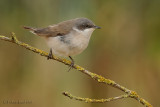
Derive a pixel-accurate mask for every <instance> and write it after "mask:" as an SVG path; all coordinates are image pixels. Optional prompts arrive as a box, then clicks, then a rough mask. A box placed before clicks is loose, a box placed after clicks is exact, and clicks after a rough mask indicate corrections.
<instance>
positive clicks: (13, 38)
mask: <svg viewBox="0 0 160 107" xmlns="http://www.w3.org/2000/svg"><path fill="white" fill-rule="evenodd" d="M0 39H1V40H4V41H8V42H12V43H15V44H17V45H19V46H22V47H24V48H26V49H28V50H30V51H33V52H35V53H38V54H40V55H41V56H45V57H48V53H47V52H44V51H42V50H40V49H37V48H34V47H32V46H30V45H28V44H26V43H23V42H21V41H19V40H18V39H17V38H16V35H15V34H14V33H12V35H11V38H9V37H6V36H3V35H0ZM53 60H56V61H58V62H61V63H63V64H65V65H70V64H71V61H69V60H66V59H62V58H59V57H56V56H54V55H53ZM73 68H74V69H76V70H78V71H80V72H82V73H84V74H86V75H88V76H89V77H91V78H92V79H94V80H96V81H98V82H99V83H105V84H107V85H110V86H112V87H114V88H117V89H119V90H121V91H123V92H125V93H126V94H125V95H121V96H118V97H113V98H108V99H99V100H98V99H89V98H80V97H75V96H72V95H71V94H69V93H67V92H65V93H64V95H65V96H67V97H69V98H73V99H76V100H81V101H85V102H97V103H98V102H102V101H101V100H104V101H103V102H108V101H113V100H116V99H121V98H127V97H130V98H134V99H136V100H137V101H139V102H140V103H141V104H143V105H144V106H145V107H152V105H151V104H150V103H148V102H147V101H146V100H144V99H143V98H141V97H140V96H139V95H138V94H137V93H136V92H135V91H132V90H129V89H127V88H125V87H123V86H121V85H119V84H117V83H116V82H114V81H113V80H110V79H106V78H104V77H102V76H100V75H97V74H95V73H92V72H90V71H88V70H85V69H84V68H83V67H81V66H79V65H76V64H75V65H74V66H73Z"/></svg>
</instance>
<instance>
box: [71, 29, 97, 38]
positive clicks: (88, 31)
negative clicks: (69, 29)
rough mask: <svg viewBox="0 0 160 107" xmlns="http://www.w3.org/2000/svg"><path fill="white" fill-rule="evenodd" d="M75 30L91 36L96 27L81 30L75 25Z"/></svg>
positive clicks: (88, 36)
mask: <svg viewBox="0 0 160 107" xmlns="http://www.w3.org/2000/svg"><path fill="white" fill-rule="evenodd" d="M73 30H75V31H76V32H77V33H79V34H81V35H83V36H85V37H87V38H90V37H91V35H92V33H93V31H94V30H95V29H94V28H89V29H85V30H79V29H77V28H76V27H74V28H73Z"/></svg>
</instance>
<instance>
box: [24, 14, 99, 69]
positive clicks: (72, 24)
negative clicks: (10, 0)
mask: <svg viewBox="0 0 160 107" xmlns="http://www.w3.org/2000/svg"><path fill="white" fill-rule="evenodd" d="M23 28H24V29H27V30H29V31H30V32H32V33H33V34H35V35H38V36H40V37H42V38H44V39H45V41H46V43H47V44H48V46H49V48H50V51H49V55H48V57H47V59H53V55H52V53H54V54H56V55H58V56H64V57H69V58H70V59H71V64H70V69H71V68H73V66H74V60H73V58H72V57H71V56H74V55H77V54H80V53H81V52H83V51H84V50H85V49H86V48H87V47H88V43H89V41H90V37H91V35H92V33H93V31H94V30H95V29H100V28H101V27H99V26H96V25H95V24H94V23H93V22H92V21H91V20H90V19H88V18H84V17H81V18H75V19H71V20H66V21H62V22H60V23H58V24H53V25H49V26H47V27H44V28H34V27H28V26H23ZM70 69H69V71H70Z"/></svg>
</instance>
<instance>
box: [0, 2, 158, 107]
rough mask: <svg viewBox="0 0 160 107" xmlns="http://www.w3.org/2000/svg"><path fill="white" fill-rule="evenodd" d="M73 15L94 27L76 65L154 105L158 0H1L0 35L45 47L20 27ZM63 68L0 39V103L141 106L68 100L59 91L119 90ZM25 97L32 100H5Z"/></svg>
mask: <svg viewBox="0 0 160 107" xmlns="http://www.w3.org/2000/svg"><path fill="white" fill-rule="evenodd" d="M76 17H87V18H89V19H91V20H93V22H95V24H96V25H98V26H101V27H102V29H101V30H96V31H94V33H93V35H92V37H91V41H90V44H89V46H88V48H87V49H86V50H85V51H84V52H83V53H82V54H80V55H77V56H75V57H74V59H75V61H76V64H79V65H81V66H83V67H85V68H86V69H88V70H90V71H92V72H95V73H97V74H100V75H103V76H104V77H106V78H110V79H112V80H115V81H116V82H117V83H120V84H121V85H123V86H125V87H127V88H129V89H131V90H135V91H137V92H138V93H139V94H140V95H141V96H142V97H143V98H145V99H146V100H148V101H149V102H150V103H151V104H152V105H153V106H155V107H159V106H160V102H159V90H160V83H159V82H160V0H32V1H31V0H0V34H3V35H8V36H9V35H10V32H12V31H13V32H15V33H16V35H17V38H18V39H19V40H22V41H24V42H26V43H28V44H31V45H32V46H34V47H37V48H40V49H42V50H45V51H49V48H48V47H47V46H46V43H45V41H44V40H43V39H42V38H40V37H38V36H35V35H33V34H31V33H29V32H28V31H26V30H24V29H22V28H21V27H22V26H23V25H27V26H33V27H45V26H48V25H50V24H54V23H58V22H61V21H63V20H68V19H72V18H76ZM67 70H68V67H67V66H65V65H63V64H61V63H58V62H55V61H51V60H49V61H48V60H46V58H44V57H41V56H39V55H38V54H34V53H32V52H30V51H27V50H26V49H24V48H21V47H19V46H17V45H14V44H11V43H8V42H5V41H0V106H1V107H27V106H29V107H74V106H76V107H82V106H83V107H106V106H108V107H142V105H141V104H140V103H138V102H137V101H136V100H133V99H123V100H118V101H114V102H108V103H104V104H93V103H92V104H90V103H84V102H79V101H75V100H70V99H68V98H66V97H64V96H63V95H61V93H62V91H69V92H71V93H72V94H74V95H77V96H81V97H89V98H109V97H113V96H117V95H119V94H120V93H121V92H120V91H119V90H117V89H114V88H112V87H110V86H108V87H106V86H105V85H103V84H98V83H97V82H96V81H93V80H92V79H90V78H89V77H87V76H85V75H83V74H81V73H79V72H77V71H75V70H72V71H70V72H67ZM7 100H9V101H10V100H15V101H17V100H28V101H32V103H31V104H4V103H3V101H7Z"/></svg>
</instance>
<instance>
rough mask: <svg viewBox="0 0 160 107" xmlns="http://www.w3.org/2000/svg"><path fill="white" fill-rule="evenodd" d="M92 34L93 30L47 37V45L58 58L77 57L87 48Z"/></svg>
mask: <svg viewBox="0 0 160 107" xmlns="http://www.w3.org/2000/svg"><path fill="white" fill-rule="evenodd" d="M92 32H93V30H89V31H85V32H79V31H78V32H77V31H73V32H71V33H69V34H68V35H65V36H57V37H49V38H48V39H47V44H48V46H49V47H50V48H52V51H53V53H54V54H57V55H59V56H72V55H77V54H80V53H81V52H82V51H84V50H85V49H86V48H87V46H88V43H89V39H90V36H91V34H92Z"/></svg>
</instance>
